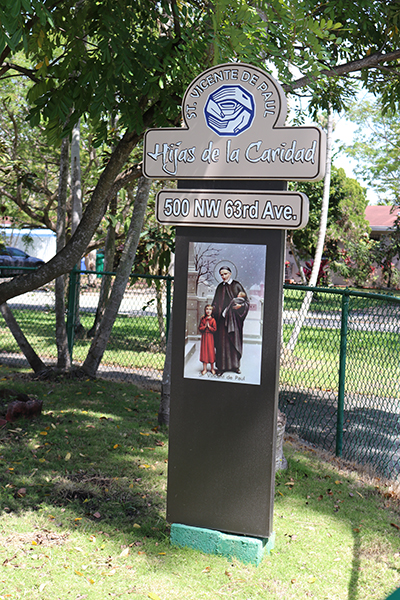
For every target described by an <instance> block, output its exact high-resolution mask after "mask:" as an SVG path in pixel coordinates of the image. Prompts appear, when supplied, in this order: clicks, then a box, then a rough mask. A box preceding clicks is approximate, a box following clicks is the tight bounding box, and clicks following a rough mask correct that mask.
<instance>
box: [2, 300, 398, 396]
mask: <svg viewBox="0 0 400 600" xmlns="http://www.w3.org/2000/svg"><path fill="white" fill-rule="evenodd" d="M294 295H296V297H297V296H299V292H297V291H295V290H286V292H285V308H287V306H288V305H290V301H291V299H292V300H293V297H294ZM286 296H288V297H286ZM321 298H322V294H318V295H317V300H316V303H317V304H318V303H319V302H320V301H323V307H322V306H321V307H320V309H321V310H322V309H323V310H328V308H327V302H328V301H332V303H333V301H334V300H335V301H337V302H336V303H337V305H338V306H340V297H339V296H332V297H330V298H327V297H325V298H322V300H321ZM358 300H359V299H358V298H353V299H351V301H352V302H353V301H358ZM361 300H364V299H361ZM360 308H361V306H360ZM391 308H393V307H391ZM311 311H313V312H315V309H314V303H313V304H312V305H311ZM14 314H15V316H16V319H17V321H18V323H19V324H20V326H21V329H22V331H23V332H24V333H25V335H26V336H27V338H28V340H29V341H30V343H31V344H32V346H33V347H34V348H35V350H36V351H37V352H38V353H39V355H40V356H41V357H42V358H43V360H45V361H46V359H47V360H49V359H53V360H55V359H56V358H57V348H56V345H55V337H54V331H55V315H54V312H53V311H46V312H39V311H27V310H15V313H14ZM390 314H391V313H389V316H390ZM93 319H94V315H93V314H88V313H82V315H81V322H82V324H83V326H84V327H85V328H86V329H87V330H88V329H90V327H91V326H92V324H93ZM292 330H293V325H290V326H289V325H284V327H283V343H284V345H285V344H286V343H287V342H288V340H289V338H290V335H291V332H292ZM0 336H1V340H2V344H1V349H2V350H3V351H5V352H16V353H20V351H19V348H18V345H17V343H16V342H15V340H14V338H13V337H12V335H11V333H10V331H9V329H8V327H7V326H6V325H5V323H4V321H3V319H2V317H0ZM90 343H91V340H90V339H76V340H75V344H74V351H73V356H74V360H76V361H83V360H85V358H86V355H87V352H88V350H89V348H90ZM159 343H160V333H159V328H158V322H157V319H156V317H151V316H149V317H143V316H141V317H130V316H124V315H121V316H119V317H118V318H117V319H116V321H115V324H114V327H113V330H112V334H111V336H110V339H109V342H108V344H107V348H106V351H105V353H104V356H103V359H102V364H103V365H105V366H119V367H125V368H128V369H130V368H138V369H139V368H147V369H155V370H158V371H161V370H162V369H163V365H164V353H163V352H162V351H161V349H160V346H159ZM399 352H400V340H399V335H398V334H395V333H390V332H387V333H382V332H379V331H371V330H364V331H357V330H353V329H349V331H348V340H347V364H346V391H347V392H355V393H362V394H364V393H365V394H370V393H373V395H375V396H382V397H384V398H386V397H392V398H396V397H398V385H397V382H398V381H399V380H400V364H399V362H398V360H397V357H398V354H399ZM339 357H340V330H339V329H338V328H337V327H336V328H329V321H326V322H325V323H321V327H309V326H303V328H302V330H301V333H300V336H299V339H298V343H297V345H296V348H295V351H294V353H293V355H292V356H291V358H290V360H284V361H283V363H282V365H281V375H280V381H281V384H282V385H291V386H297V387H301V388H311V389H331V390H337V389H338V381H339V376H338V372H339ZM383 364H384V365H385V369H382V365H383Z"/></svg>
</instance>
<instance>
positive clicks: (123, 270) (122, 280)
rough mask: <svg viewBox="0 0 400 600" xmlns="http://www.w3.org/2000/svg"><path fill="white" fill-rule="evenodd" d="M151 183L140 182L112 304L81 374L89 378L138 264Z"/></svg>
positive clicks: (104, 346)
mask: <svg viewBox="0 0 400 600" xmlns="http://www.w3.org/2000/svg"><path fill="white" fill-rule="evenodd" d="M150 186H151V182H150V180H148V179H145V178H144V177H141V178H140V179H139V183H138V188H137V192H136V200H135V205H134V208H133V213H132V219H131V223H130V226H129V230H128V234H127V237H126V241H125V246H124V250H123V252H122V256H121V260H120V263H119V265H118V269H117V275H116V278H115V281H114V285H113V288H112V292H111V295H110V299H109V302H108V304H107V307H106V310H105V312H104V317H103V319H102V321H101V324H100V327H99V329H98V331H97V333H96V335H95V336H94V338H93V341H92V344H91V346H90V350H89V352H88V355H87V357H86V360H85V361H84V363H83V365H82V370H83V372H84V373H86V374H87V375H89V376H91V377H94V376H95V375H96V372H97V369H98V367H99V364H100V362H101V359H102V357H103V354H104V351H105V349H106V345H107V342H108V340H109V337H110V334H111V330H112V328H113V325H114V322H115V319H116V317H117V314H118V309H119V307H120V304H121V300H122V298H123V295H124V292H125V289H126V286H127V283H128V281H129V276H130V274H131V270H132V265H133V262H134V260H135V255H136V250H137V246H138V243H139V236H140V232H141V229H142V226H143V221H144V215H145V212H146V207H147V202H148V198H149V192H150Z"/></svg>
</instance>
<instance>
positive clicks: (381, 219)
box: [365, 205, 400, 230]
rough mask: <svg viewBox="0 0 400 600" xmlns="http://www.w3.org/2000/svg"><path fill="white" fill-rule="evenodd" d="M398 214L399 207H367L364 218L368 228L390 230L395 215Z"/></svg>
mask: <svg viewBox="0 0 400 600" xmlns="http://www.w3.org/2000/svg"><path fill="white" fill-rule="evenodd" d="M399 212H400V206H396V207H394V208H393V206H392V205H390V206H388V205H384V206H367V208H366V209H365V218H366V219H367V221H369V224H370V227H371V229H372V230H374V229H377V228H379V229H390V228H391V227H393V223H394V222H395V220H396V218H397V215H398V214H399Z"/></svg>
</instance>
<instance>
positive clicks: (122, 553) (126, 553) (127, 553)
mask: <svg viewBox="0 0 400 600" xmlns="http://www.w3.org/2000/svg"><path fill="white" fill-rule="evenodd" d="M128 555H129V548H124V550H122V552H121V554H120V556H128Z"/></svg>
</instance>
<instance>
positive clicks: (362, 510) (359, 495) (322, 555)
mask: <svg viewBox="0 0 400 600" xmlns="http://www.w3.org/2000/svg"><path fill="white" fill-rule="evenodd" d="M322 454H323V453H322V452H321V451H319V452H318V451H315V450H314V449H312V448H311V447H307V446H306V445H303V444H302V443H299V442H297V441H296V440H293V444H291V443H290V441H289V442H287V444H286V446H285V456H286V457H287V459H288V470H287V471H286V472H283V471H282V472H279V473H278V474H277V478H276V479H277V481H276V498H275V514H276V515H279V513H280V512H281V513H283V510H285V512H284V516H285V520H287V523H286V525H282V523H284V521H283V522H279V521H278V520H277V519H276V525H278V526H279V527H282V526H283V527H291V528H292V529H291V534H292V533H293V532H294V533H295V536H294V539H295V540H296V541H295V543H296V544H297V546H296V550H297V552H298V554H297V555H296V554H293V558H292V560H293V563H296V562H297V563H299V562H301V560H300V558H299V556H302V553H303V554H304V557H308V558H304V560H305V562H307V561H310V558H309V557H310V554H313V553H314V554H317V555H318V556H319V560H318V563H317V565H315V568H316V570H319V576H320V578H327V579H331V580H332V581H333V580H334V578H335V577H337V579H338V583H337V585H338V594H339V595H340V592H341V593H343V592H342V590H343V585H346V586H347V596H346V597H347V600H363V599H364V598H366V597H368V596H367V595H366V590H367V589H368V586H374V585H375V586H378V587H376V589H377V590H378V589H379V585H380V584H381V582H380V581H379V580H380V578H381V577H382V575H381V574H379V575H377V577H375V574H376V573H377V571H378V569H380V568H381V565H382V564H383V565H385V567H384V568H385V569H386V568H387V569H388V570H389V571H390V572H391V573H392V574H393V583H392V585H393V588H394V587H395V586H396V584H397V581H396V578H398V572H399V563H398V558H397V557H398V544H399V527H398V526H397V523H398V522H399V521H400V515H399V503H398V499H396V497H395V496H393V494H391V493H388V492H387V489H389V484H388V483H387V484H384V483H383V482H382V483H381V486H380V487H378V486H377V485H376V481H375V482H373V481H372V480H369V479H368V477H367V476H365V475H364V476H362V475H358V474H357V472H356V471H355V470H352V468H351V466H350V463H345V462H344V461H340V460H339V459H336V458H335V457H334V456H331V457H328V455H327V454H323V457H322V460H321V455H322ZM385 486H386V487H385ZM391 498H392V499H391ZM288 516H289V518H288ZM290 519H292V521H291V524H290V525H288V523H289V522H290ZM393 524H394V525H393ZM295 527H297V528H298V529H296V530H295V529H294V528H295ZM314 529H315V531H316V532H318V534H316V533H311V534H310V530H314ZM293 530H294V531H293ZM285 535H287V534H285ZM289 538H293V535H289ZM288 548H289V549H287V550H286V549H285V547H284V551H285V552H288V553H289V552H290V551H291V550H290V544H289V546H288ZM292 552H293V553H294V552H295V551H294V550H292ZM336 561H339V562H336ZM338 565H340V569H339V570H338V568H337V567H338ZM383 577H385V576H384V575H383ZM340 579H341V580H342V582H340V581H339V580H340ZM386 584H387V582H386ZM389 585H390V584H389ZM371 589H372V587H371ZM382 589H384V588H382ZM389 589H390V587H389ZM324 597H325V596H324ZM338 597H339V596H338ZM340 597H344V596H341V595H340ZM373 597H378V596H377V595H376V596H373ZM381 597H382V598H385V595H384V592H382V596H381Z"/></svg>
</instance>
